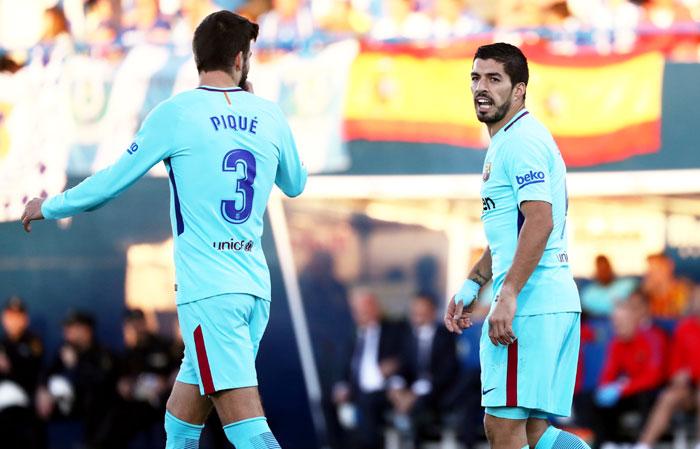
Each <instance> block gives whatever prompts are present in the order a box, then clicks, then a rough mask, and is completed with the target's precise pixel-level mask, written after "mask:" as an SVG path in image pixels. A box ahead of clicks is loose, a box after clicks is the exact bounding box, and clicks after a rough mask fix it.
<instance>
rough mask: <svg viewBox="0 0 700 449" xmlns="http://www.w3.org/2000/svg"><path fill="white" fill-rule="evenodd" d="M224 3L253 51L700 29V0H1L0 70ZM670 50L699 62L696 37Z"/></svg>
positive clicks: (127, 38)
mask: <svg viewBox="0 0 700 449" xmlns="http://www.w3.org/2000/svg"><path fill="white" fill-rule="evenodd" d="M47 3H48V4H49V5H51V4H53V6H51V7H49V8H48V9H46V4H47ZM10 4H11V5H10ZM222 8H227V9H232V10H235V11H236V12H238V13H240V14H242V15H244V16H246V17H249V18H252V19H254V20H256V21H258V22H259V23H260V25H261V28H260V29H261V33H260V36H259V38H258V42H257V50H258V51H260V50H263V53H264V52H265V50H268V51H269V53H273V54H274V53H277V52H280V51H281V52H285V51H304V50H307V49H309V48H313V47H315V46H318V45H323V44H325V43H327V42H331V41H334V40H338V39H344V38H348V37H352V38H360V39H364V40H369V41H389V42H396V41H411V42H417V43H419V44H423V45H437V46H439V45H443V44H448V43H452V42H455V41H458V40H460V39H468V38H470V37H474V36H479V35H483V34H484V33H493V34H496V35H503V36H505V35H508V34H509V33H510V34H511V35H512V33H513V32H517V33H524V34H526V35H527V38H528V40H529V41H532V39H533V38H535V39H536V38H542V39H546V40H548V41H550V42H552V43H553V44H554V45H553V50H554V51H558V52H564V53H567V52H569V53H571V52H575V51H576V49H577V48H579V47H581V46H592V47H593V48H594V49H595V50H596V51H599V52H602V53H608V52H611V51H627V50H630V49H631V48H632V46H633V45H634V43H635V42H636V40H637V39H638V37H639V36H641V35H644V34H655V33H656V34H669V33H671V34H673V33H680V34H685V35H687V34H693V35H697V34H698V33H700V27H699V26H698V23H700V0H595V1H591V0H536V1H533V0H527V1H526V0H497V1H496V0H493V1H483V0H387V1H382V0H248V1H246V0H161V1H159V0H129V1H127V0H58V1H55V2H45V1H40V0H28V1H24V2H20V3H17V2H12V0H0V11H2V16H3V17H2V19H3V21H2V26H1V27H0V28H3V32H1V33H0V57H1V59H0V71H10V72H12V71H16V70H18V69H19V68H20V67H22V66H23V65H24V64H26V63H27V62H28V61H31V60H33V59H35V58H39V59H41V60H43V61H47V60H48V59H50V58H51V57H52V56H56V55H58V56H61V55H65V54H67V53H81V54H87V55H89V56H91V57H100V58H105V59H109V60H119V59H120V58H121V57H122V56H123V55H124V54H125V53H126V52H127V51H128V49H129V48H131V47H133V46H136V45H141V44H156V45H173V46H175V47H181V48H185V47H189V45H190V39H191V35H192V32H193V30H194V27H195V26H196V24H198V23H199V22H200V20H201V19H202V18H203V17H205V16H206V15H207V14H209V13H210V12H212V11H214V10H217V9H222ZM675 56H676V57H677V58H680V59H690V60H693V61H697V60H698V59H700V55H699V54H698V46H697V43H693V44H690V45H689V46H681V47H680V48H679V49H678V51H676V52H675Z"/></svg>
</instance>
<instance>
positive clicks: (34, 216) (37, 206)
mask: <svg viewBox="0 0 700 449" xmlns="http://www.w3.org/2000/svg"><path fill="white" fill-rule="evenodd" d="M42 204H44V199H43V198H34V199H33V200H31V201H30V202H28V203H27V204H26V205H25V206H24V212H22V218H21V220H22V226H24V230H25V231H27V232H32V221H34V220H43V219H44V216H43V215H42V214H41V205H42Z"/></svg>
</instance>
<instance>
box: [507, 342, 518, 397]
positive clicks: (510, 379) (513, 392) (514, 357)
mask: <svg viewBox="0 0 700 449" xmlns="http://www.w3.org/2000/svg"><path fill="white" fill-rule="evenodd" d="M517 406H518V340H515V341H514V342H513V343H511V344H509V345H508V373H507V375H506V407H517Z"/></svg>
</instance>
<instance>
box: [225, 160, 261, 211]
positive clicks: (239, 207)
mask: <svg viewBox="0 0 700 449" xmlns="http://www.w3.org/2000/svg"><path fill="white" fill-rule="evenodd" d="M221 169H222V170H223V171H225V172H233V173H234V175H235V180H236V198H235V199H233V200H221V215H223V217H224V219H225V220H226V221H228V222H230V223H235V224H240V223H245V221H246V220H248V218H250V213H251V212H252V211H253V194H254V193H255V192H254V191H253V181H255V156H253V154H252V153H251V152H250V151H246V150H231V151H229V152H228V153H226V155H225V156H224V162H223V164H222V167H221Z"/></svg>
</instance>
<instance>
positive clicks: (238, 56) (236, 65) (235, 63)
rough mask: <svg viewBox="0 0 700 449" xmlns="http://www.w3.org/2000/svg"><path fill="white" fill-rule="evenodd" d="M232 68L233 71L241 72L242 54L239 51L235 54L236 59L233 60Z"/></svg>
mask: <svg viewBox="0 0 700 449" xmlns="http://www.w3.org/2000/svg"><path fill="white" fill-rule="evenodd" d="M233 68H234V70H238V71H241V70H243V52H242V51H239V52H238V53H236V57H235V58H234V59H233Z"/></svg>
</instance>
